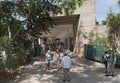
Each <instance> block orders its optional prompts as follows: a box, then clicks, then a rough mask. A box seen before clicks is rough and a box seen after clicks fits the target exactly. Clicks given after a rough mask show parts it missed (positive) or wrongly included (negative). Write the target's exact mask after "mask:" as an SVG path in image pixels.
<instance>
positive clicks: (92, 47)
mask: <svg viewBox="0 0 120 83" xmlns="http://www.w3.org/2000/svg"><path fill="white" fill-rule="evenodd" d="M102 51H103V45H96V44H85V45H84V55H85V57H86V58H89V59H92V60H96V61H102Z"/></svg>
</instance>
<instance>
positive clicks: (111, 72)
mask: <svg viewBox="0 0 120 83" xmlns="http://www.w3.org/2000/svg"><path fill="white" fill-rule="evenodd" d="M116 59H117V58H116V53H115V52H114V51H113V49H112V48H109V49H108V51H106V52H105V54H104V58H103V62H104V64H105V68H106V72H105V73H106V76H115V64H116Z"/></svg>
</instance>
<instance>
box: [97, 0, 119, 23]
mask: <svg viewBox="0 0 120 83" xmlns="http://www.w3.org/2000/svg"><path fill="white" fill-rule="evenodd" d="M117 2H118V0H95V4H96V10H95V11H96V12H95V13H96V20H97V21H98V22H99V23H101V21H102V20H104V19H105V18H106V16H107V14H108V13H109V10H110V6H111V7H112V11H113V12H114V13H120V6H119V5H118V3H117Z"/></svg>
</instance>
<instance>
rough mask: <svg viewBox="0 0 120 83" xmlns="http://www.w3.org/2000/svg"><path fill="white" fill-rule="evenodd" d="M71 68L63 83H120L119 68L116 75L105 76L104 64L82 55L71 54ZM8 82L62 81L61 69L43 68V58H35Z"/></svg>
mask: <svg viewBox="0 0 120 83" xmlns="http://www.w3.org/2000/svg"><path fill="white" fill-rule="evenodd" d="M71 58H72V68H71V76H70V77H71V81H69V82H65V83H120V70H119V69H116V72H117V76H115V77H111V76H109V77H106V76H105V73H104V65H103V64H101V63H98V62H94V61H90V60H87V59H85V58H83V57H78V56H73V57H71ZM9 83H64V82H63V81H62V71H58V70H56V69H51V70H47V71H46V70H45V69H44V60H43V59H42V58H38V57H37V58H36V59H35V60H34V61H33V62H32V63H31V64H30V65H28V66H26V67H25V68H24V69H23V71H22V73H21V74H20V75H17V76H16V78H15V80H11V81H9Z"/></svg>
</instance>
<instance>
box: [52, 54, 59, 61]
mask: <svg viewBox="0 0 120 83" xmlns="http://www.w3.org/2000/svg"><path fill="white" fill-rule="evenodd" d="M59 57H60V54H58V53H55V54H54V56H53V60H55V61H57V60H58V59H59Z"/></svg>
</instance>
